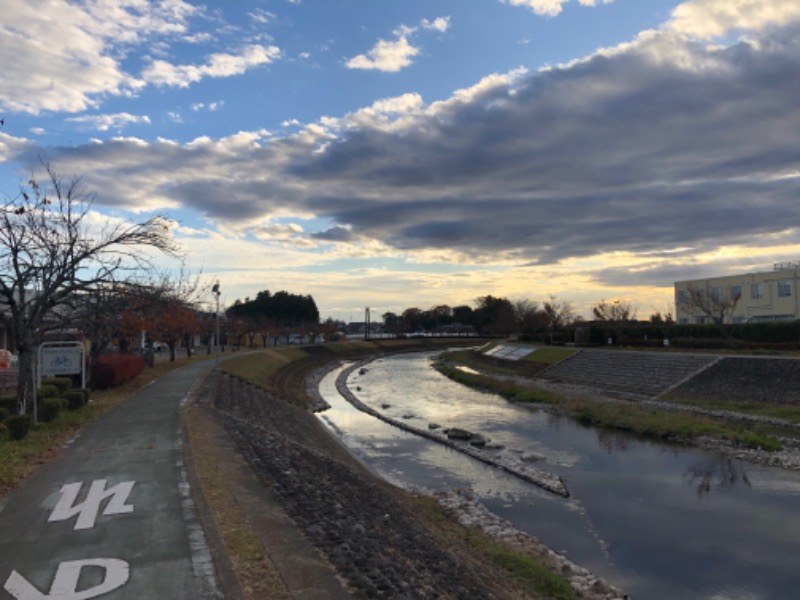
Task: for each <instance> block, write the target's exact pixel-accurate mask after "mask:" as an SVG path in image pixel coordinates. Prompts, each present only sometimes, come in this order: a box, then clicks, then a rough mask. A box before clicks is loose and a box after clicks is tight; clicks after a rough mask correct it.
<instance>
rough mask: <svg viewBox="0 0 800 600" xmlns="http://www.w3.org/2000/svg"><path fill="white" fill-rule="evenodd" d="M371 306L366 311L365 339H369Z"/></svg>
mask: <svg viewBox="0 0 800 600" xmlns="http://www.w3.org/2000/svg"><path fill="white" fill-rule="evenodd" d="M369 329H370V324H369V306H368V307H366V308H365V309H364V339H365V340H368V339H369Z"/></svg>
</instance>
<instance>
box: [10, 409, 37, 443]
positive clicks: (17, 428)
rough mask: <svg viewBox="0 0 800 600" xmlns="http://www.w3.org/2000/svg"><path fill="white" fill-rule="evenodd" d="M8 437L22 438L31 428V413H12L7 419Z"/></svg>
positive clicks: (13, 438)
mask: <svg viewBox="0 0 800 600" xmlns="http://www.w3.org/2000/svg"><path fill="white" fill-rule="evenodd" d="M5 425H6V429H8V437H10V438H11V439H12V440H21V439H22V438H24V437H25V436H26V435H28V432H29V431H30V430H31V417H30V415H11V416H10V417H8V418H7V419H6V420H5Z"/></svg>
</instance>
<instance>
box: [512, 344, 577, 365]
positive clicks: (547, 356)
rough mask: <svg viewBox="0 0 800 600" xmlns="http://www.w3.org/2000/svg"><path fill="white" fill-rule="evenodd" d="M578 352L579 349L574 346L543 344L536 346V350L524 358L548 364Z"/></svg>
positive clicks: (524, 359)
mask: <svg viewBox="0 0 800 600" xmlns="http://www.w3.org/2000/svg"><path fill="white" fill-rule="evenodd" d="M576 352H577V350H575V349H573V348H554V347H552V346H542V347H539V348H536V351H535V352H531V353H530V354H528V356H526V357H524V358H523V359H522V360H523V361H530V362H538V363H543V364H546V365H554V364H556V363H559V362H561V361H562V360H565V359H567V358H569V357H570V356H572V355H573V354H575V353H576Z"/></svg>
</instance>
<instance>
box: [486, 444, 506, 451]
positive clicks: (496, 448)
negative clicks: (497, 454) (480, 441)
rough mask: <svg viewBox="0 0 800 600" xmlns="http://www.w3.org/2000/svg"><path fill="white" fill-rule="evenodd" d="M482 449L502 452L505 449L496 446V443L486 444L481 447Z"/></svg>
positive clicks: (501, 446) (502, 446) (500, 445)
mask: <svg viewBox="0 0 800 600" xmlns="http://www.w3.org/2000/svg"><path fill="white" fill-rule="evenodd" d="M483 449H484V450H503V449H505V446H504V445H503V444H498V443H496V442H492V443H490V444H486V445H485V446H484V447H483Z"/></svg>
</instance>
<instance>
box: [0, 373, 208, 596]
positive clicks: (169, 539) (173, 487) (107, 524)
mask: <svg viewBox="0 0 800 600" xmlns="http://www.w3.org/2000/svg"><path fill="white" fill-rule="evenodd" d="M209 365H210V363H209V362H207V361H204V362H200V363H194V364H191V365H189V366H186V367H184V368H182V369H179V370H177V371H173V372H172V373H171V374H169V375H167V376H166V377H164V378H162V379H160V380H159V381H157V382H155V383H152V384H150V385H149V386H147V387H145V388H144V389H142V390H141V391H140V392H139V393H137V394H136V395H135V396H134V397H132V398H131V399H129V400H127V401H126V402H124V403H122V404H121V405H119V406H117V407H116V408H114V409H113V410H111V411H109V412H108V413H106V414H105V415H103V416H102V417H101V418H100V419H98V420H97V421H95V422H94V423H92V424H91V425H89V426H87V427H85V428H84V429H82V430H81V432H80V435H79V436H78V437H77V438H76V439H75V440H74V441H73V442H72V443H70V444H69V445H68V447H67V448H66V449H65V451H64V453H63V455H62V456H61V457H59V458H58V459H56V460H54V461H51V462H50V463H48V464H47V465H45V466H44V467H43V468H42V469H41V470H40V471H38V472H37V473H36V474H35V475H34V476H33V477H31V478H30V479H29V480H27V481H26V482H25V484H24V485H23V486H22V487H21V488H20V489H19V490H18V491H16V492H14V493H13V494H11V495H10V497H9V498H8V499H7V501H6V504H5V506H4V507H3V508H2V510H0V586H1V587H0V598H2V599H6V598H16V599H18V600H41V599H45V598H58V599H59V600H84V599H90V598H96V597H99V596H103V597H106V598H114V599H115V600H116V599H136V600H141V599H143V598H169V599H184V598H185V599H192V600H203V599H210V598H221V597H222V594H220V592H219V591H218V588H217V584H216V582H215V577H214V568H213V564H212V562H211V557H210V553H209V551H208V547H207V546H206V542H205V536H204V534H203V530H202V527H201V526H200V522H199V520H198V519H197V517H196V515H195V510H194V505H193V503H192V499H191V493H190V489H189V485H188V482H187V479H186V471H185V469H184V465H183V459H182V448H181V443H182V434H181V416H180V410H179V409H180V405H181V402H182V401H183V400H184V399H185V398H186V396H187V394H188V393H189V390H190V389H191V387H192V385H193V384H194V383H195V381H196V380H197V379H198V377H199V376H200V375H201V374H202V372H203V371H204V370H205V369H207V368H208V367H209ZM106 594H107V595H106Z"/></svg>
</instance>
